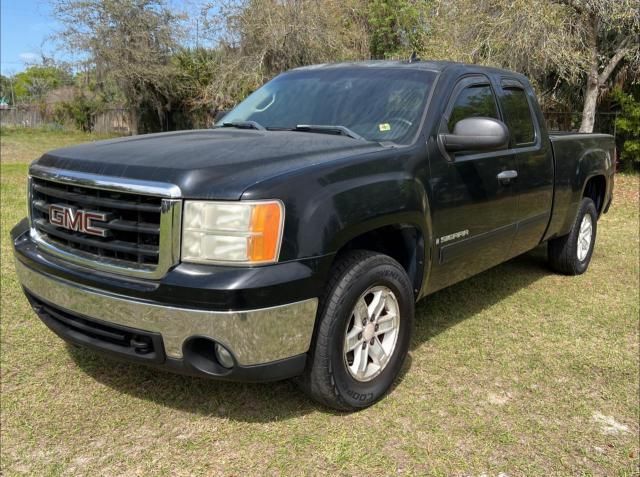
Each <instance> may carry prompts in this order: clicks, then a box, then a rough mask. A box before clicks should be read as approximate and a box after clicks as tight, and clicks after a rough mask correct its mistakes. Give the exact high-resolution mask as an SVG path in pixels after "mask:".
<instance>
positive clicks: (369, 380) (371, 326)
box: [300, 251, 414, 411]
mask: <svg viewBox="0 0 640 477" xmlns="http://www.w3.org/2000/svg"><path fill="white" fill-rule="evenodd" d="M413 314H414V296H413V289H412V286H411V282H410V280H409V277H408V276H407V274H406V272H405V271H404V269H403V268H402V266H401V265H400V264H399V263H398V262H396V261H395V260H393V259H392V258H391V257H388V256H386V255H381V254H376V253H372V252H367V251H356V252H352V253H350V254H349V255H347V256H345V257H343V258H342V259H341V260H340V262H339V263H338V264H337V266H336V267H334V271H333V275H332V277H331V280H330V282H329V285H328V289H327V294H326V296H325V298H324V299H323V303H322V304H321V309H320V315H319V317H318V319H319V322H318V327H317V331H316V337H315V341H314V343H313V345H312V347H311V350H310V353H309V363H308V365H307V370H306V372H305V375H304V376H303V377H302V378H301V380H300V382H301V384H302V387H303V389H304V390H305V391H306V392H307V393H308V394H309V395H310V396H311V397H312V398H313V399H315V400H316V401H319V402H321V403H322V404H325V405H327V406H329V407H332V408H334V409H338V410H346V411H352V410H357V409H362V408H365V407H367V406H370V405H371V404H373V403H374V402H376V401H377V400H378V399H380V398H381V397H382V396H383V395H384V394H385V393H386V391H387V390H388V389H389V387H390V386H391V385H392V384H393V381H394V380H395V378H396V377H397V376H398V374H399V372H400V369H401V367H402V364H403V362H404V359H405V357H406V355H407V352H408V350H409V344H410V339H411V328H412V326H413Z"/></svg>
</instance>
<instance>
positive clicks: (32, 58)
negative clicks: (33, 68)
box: [18, 52, 40, 63]
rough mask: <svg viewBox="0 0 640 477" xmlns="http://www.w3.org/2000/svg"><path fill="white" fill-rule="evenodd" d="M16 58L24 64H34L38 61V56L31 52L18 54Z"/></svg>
mask: <svg viewBox="0 0 640 477" xmlns="http://www.w3.org/2000/svg"><path fill="white" fill-rule="evenodd" d="M18 56H19V57H20V59H21V60H22V61H24V62H25V63H35V62H37V61H38V60H39V59H40V55H38V54H37V53H32V52H25V53H20V54H19V55H18Z"/></svg>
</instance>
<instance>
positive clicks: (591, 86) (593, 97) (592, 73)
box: [580, 16, 600, 133]
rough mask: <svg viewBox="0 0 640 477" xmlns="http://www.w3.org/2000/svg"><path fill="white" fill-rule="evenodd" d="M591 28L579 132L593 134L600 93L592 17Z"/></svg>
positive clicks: (595, 39)
mask: <svg viewBox="0 0 640 477" xmlns="http://www.w3.org/2000/svg"><path fill="white" fill-rule="evenodd" d="M590 23H591V28H590V29H589V33H588V37H587V44H588V46H589V50H590V51H589V53H590V56H591V62H590V65H589V75H588V76H587V85H586V87H585V92H584V106H583V108H582V123H581V124H580V132H585V133H590V132H593V126H594V125H595V122H596V107H597V105H598V93H599V92H600V81H599V80H600V78H598V64H599V63H598V19H597V18H596V17H594V16H591V18H590Z"/></svg>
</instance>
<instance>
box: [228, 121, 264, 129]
mask: <svg viewBox="0 0 640 477" xmlns="http://www.w3.org/2000/svg"><path fill="white" fill-rule="evenodd" d="M219 127H221V128H238V129H257V130H258V131H266V128H265V127H264V126H263V125H262V124H260V123H257V122H255V121H229V122H224V123H222V126H219Z"/></svg>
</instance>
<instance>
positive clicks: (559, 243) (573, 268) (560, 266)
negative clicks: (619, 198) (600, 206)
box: [547, 198, 598, 275]
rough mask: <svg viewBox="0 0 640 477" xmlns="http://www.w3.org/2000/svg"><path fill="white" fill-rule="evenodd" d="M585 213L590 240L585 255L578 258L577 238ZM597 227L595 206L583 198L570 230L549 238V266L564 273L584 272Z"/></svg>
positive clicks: (579, 273) (589, 257) (589, 258)
mask: <svg viewBox="0 0 640 477" xmlns="http://www.w3.org/2000/svg"><path fill="white" fill-rule="evenodd" d="M587 214H588V215H590V216H591V242H590V245H589V250H588V252H587V254H586V256H585V257H584V258H583V259H582V260H580V258H579V257H578V239H579V234H580V227H581V225H582V221H583V219H584V217H585V215H587ZM597 228H598V212H597V211H596V206H595V204H594V203H593V200H591V199H589V198H584V199H582V202H580V206H579V207H578V213H577V215H576V219H575V222H574V223H573V226H572V227H571V231H570V232H569V233H568V234H567V235H564V236H562V237H558V238H555V239H553V240H549V243H548V245H547V255H548V259H549V265H551V268H552V269H553V270H555V271H556V272H558V273H562V274H564V275H581V274H583V273H584V272H586V271H587V268H588V267H589V262H591V256H592V255H593V248H594V246H595V243H596V232H597ZM585 248H586V247H585Z"/></svg>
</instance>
